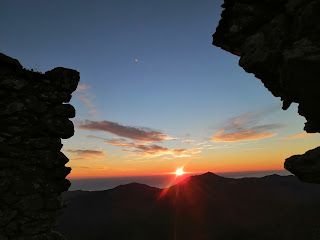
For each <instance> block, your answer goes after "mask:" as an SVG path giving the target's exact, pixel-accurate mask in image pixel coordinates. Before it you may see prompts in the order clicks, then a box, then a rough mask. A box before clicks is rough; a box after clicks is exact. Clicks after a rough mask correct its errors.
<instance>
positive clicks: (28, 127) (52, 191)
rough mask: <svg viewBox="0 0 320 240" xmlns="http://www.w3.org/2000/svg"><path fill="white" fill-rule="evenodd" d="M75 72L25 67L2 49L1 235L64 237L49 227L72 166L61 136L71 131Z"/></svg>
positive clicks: (18, 239)
mask: <svg viewBox="0 0 320 240" xmlns="http://www.w3.org/2000/svg"><path fill="white" fill-rule="evenodd" d="M78 82H79V73H78V72H77V71H74V70H71V69H66V68H61V67H59V68H55V69H53V70H51V71H48V72H46V73H44V74H42V73H37V72H33V71H29V70H26V69H23V68H22V66H21V65H20V63H19V62H18V61H17V60H15V59H12V58H10V57H7V56H5V55H4V54H0V99H1V101H0V129H1V131H0V239H1V240H28V239H32V240H40V239H41V240H46V239H48V240H50V239H52V240H53V239H55V240H56V239H57V240H58V239H64V237H63V236H61V235H60V234H59V233H55V232H53V231H52V226H53V225H54V224H55V219H56V217H57V216H58V215H59V214H60V213H61V210H62V208H63V207H64V201H63V199H62V198H61V192H63V191H66V190H68V188H69V186H70V182H69V181H68V180H66V179H65V177H66V176H67V175H68V174H69V173H70V170H71V169H70V168H69V167H65V164H66V163H67V162H68V158H67V157H66V156H65V155H64V154H63V153H62V152H61V151H60V150H61V147H62V144H61V138H63V139H65V138H70V137H71V136H73V134H74V126H73V123H72V122H71V121H70V120H69V119H68V118H73V117H74V116H75V109H74V108H73V107H72V106H71V105H70V104H64V103H67V102H69V101H70V99H71V93H72V92H73V91H75V90H76V88H77V85H78Z"/></svg>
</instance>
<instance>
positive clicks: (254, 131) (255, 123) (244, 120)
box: [211, 112, 285, 142]
mask: <svg viewBox="0 0 320 240" xmlns="http://www.w3.org/2000/svg"><path fill="white" fill-rule="evenodd" d="M262 116H263V114H262V112H253V113H246V114H243V115H241V116H238V117H236V118H233V119H231V120H230V121H229V122H230V123H229V124H228V125H226V126H225V127H224V128H222V129H220V130H219V131H218V133H217V134H216V135H215V136H212V137H211V140H212V141H213V142H238V141H252V140H259V139H263V138H268V137H273V136H275V135H277V133H271V132H269V131H270V130H276V129H280V128H283V127H284V126H285V125H283V124H260V118H261V117H262Z"/></svg>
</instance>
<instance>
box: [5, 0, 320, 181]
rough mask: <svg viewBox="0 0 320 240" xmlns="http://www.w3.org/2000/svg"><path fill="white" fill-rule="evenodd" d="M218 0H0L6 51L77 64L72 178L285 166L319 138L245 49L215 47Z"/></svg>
mask: <svg viewBox="0 0 320 240" xmlns="http://www.w3.org/2000/svg"><path fill="white" fill-rule="evenodd" d="M221 4H222V1H221V0H199V1H193V0H174V1H172V0H161V1H159V0H158V1H156V0H106V1H98V0H94V1H83V0H68V1H61V0H55V1H43V0H41V1H40V0H37V1H34V0H30V1H22V0H19V1H18V0H12V1H4V0H0V30H1V37H0V52H2V53H4V54H6V55H8V56H10V57H13V58H16V59H18V60H19V61H20V63H21V64H22V65H23V66H24V67H25V68H27V69H33V70H35V71H39V72H45V71H48V70H51V69H53V68H55V67H60V66H61V67H66V68H71V69H75V70H77V71H79V72H80V78H81V79H80V83H79V86H78V88H77V90H76V91H75V92H74V93H73V97H72V100H71V104H72V105H73V106H74V107H75V108H76V114H77V115H76V117H75V118H74V119H72V121H73V123H74V125H75V135H74V136H73V137H72V138H70V139H66V140H63V145H64V146H63V149H62V151H63V153H64V154H65V155H66V156H68V158H69V159H70V162H69V163H68V164H67V166H69V167H71V168H72V172H71V174H70V175H69V176H68V178H70V179H72V178H73V179H76V178H94V177H112V176H137V175H155V174H166V173H171V172H174V171H175V170H176V169H177V168H179V167H183V168H184V171H186V172H189V173H193V172H195V173H201V172H207V171H212V172H215V173H219V172H233V171H258V170H261V171H264V170H281V169H283V163H284V160H285V159H286V158H287V157H290V156H291V155H294V154H302V153H304V152H305V151H307V150H309V149H311V148H315V147H317V146H318V144H317V142H319V140H320V137H319V135H318V134H306V133H304V132H303V127H304V122H305V119H304V118H303V117H301V116H299V115H298V114H297V105H296V104H292V105H291V107H290V108H289V109H288V110H287V111H283V110H282V109H281V107H282V104H281V101H280V99H279V98H275V97H274V96H272V94H271V93H270V92H268V90H267V89H266V88H264V86H263V84H262V83H261V82H260V80H258V79H256V78H254V76H253V74H248V73H246V72H245V71H244V70H243V69H242V68H241V67H239V66H238V61H239V57H237V56H234V55H232V54H230V53H228V52H226V51H223V50H221V49H220V48H217V47H215V46H213V45H212V44H211V41H212V34H213V33H214V32H215V29H216V27H217V25H218V22H219V20H220V14H221V11H222V8H221V7H220V5H221Z"/></svg>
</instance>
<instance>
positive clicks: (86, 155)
mask: <svg viewBox="0 0 320 240" xmlns="http://www.w3.org/2000/svg"><path fill="white" fill-rule="evenodd" d="M63 152H65V153H71V154H74V155H75V156H76V157H71V158H70V159H71V160H95V159H97V158H99V157H103V156H105V155H106V154H107V153H106V152H105V151H96V150H88V149H65V150H63Z"/></svg>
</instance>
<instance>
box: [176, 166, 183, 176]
mask: <svg viewBox="0 0 320 240" xmlns="http://www.w3.org/2000/svg"><path fill="white" fill-rule="evenodd" d="M182 174H184V171H183V167H181V168H178V169H177V171H176V175H177V176H181V175H182Z"/></svg>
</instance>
